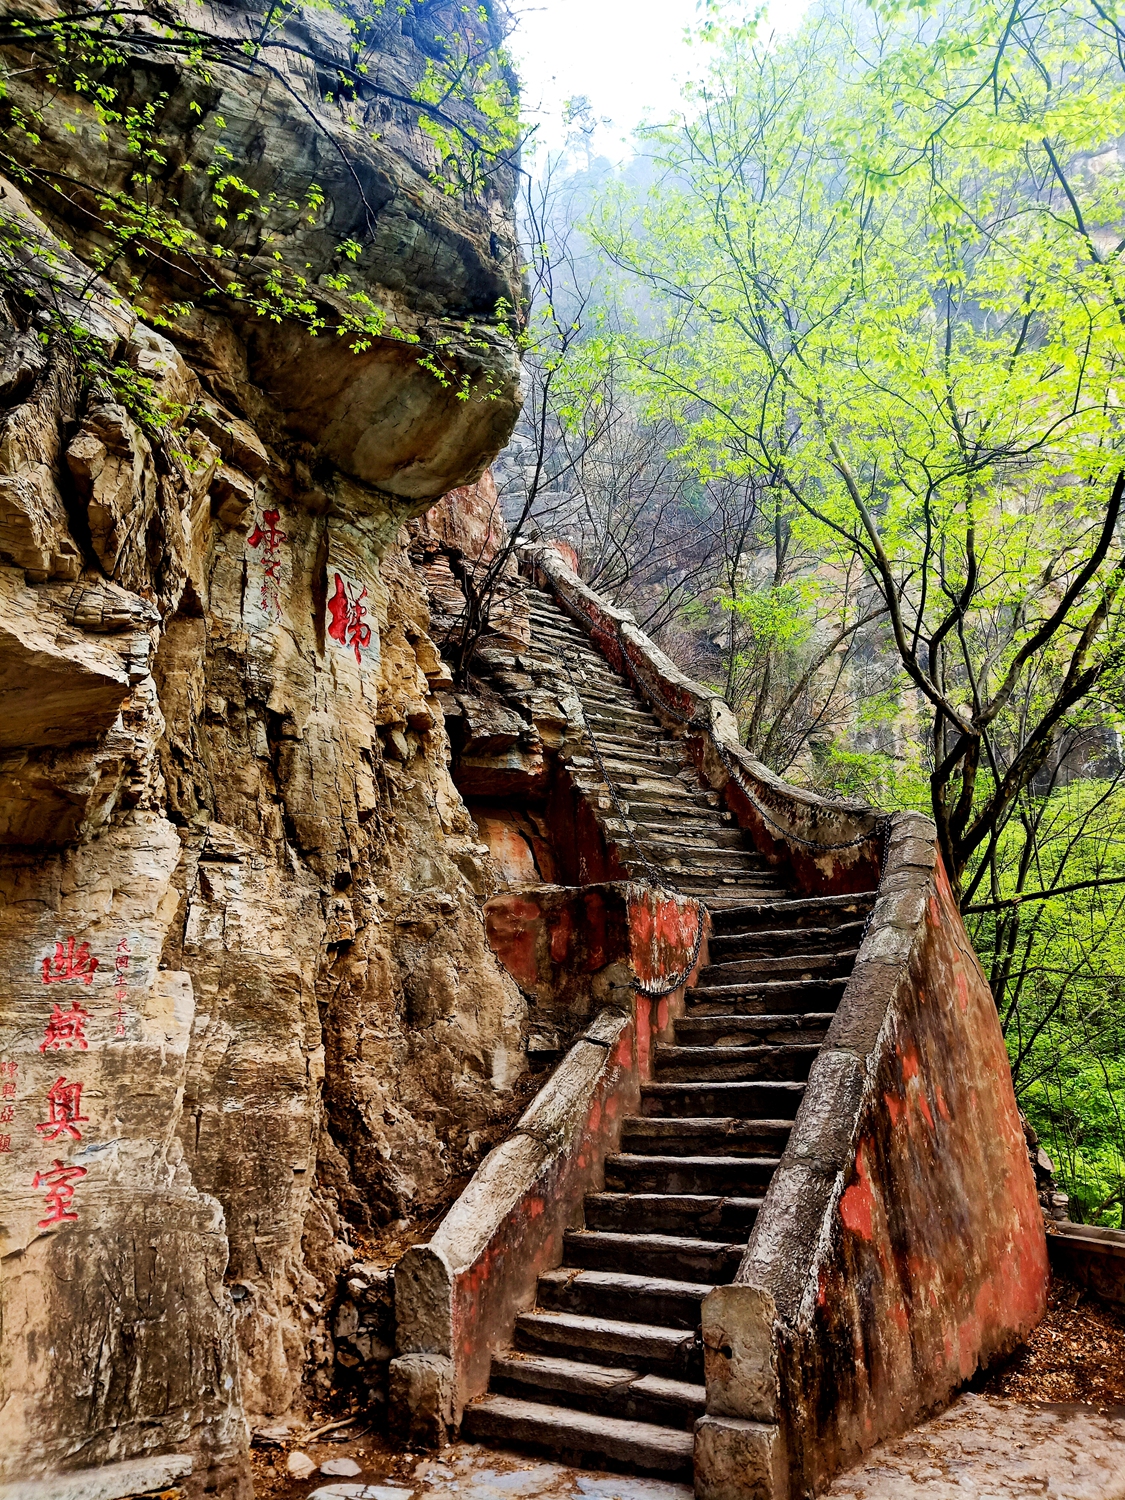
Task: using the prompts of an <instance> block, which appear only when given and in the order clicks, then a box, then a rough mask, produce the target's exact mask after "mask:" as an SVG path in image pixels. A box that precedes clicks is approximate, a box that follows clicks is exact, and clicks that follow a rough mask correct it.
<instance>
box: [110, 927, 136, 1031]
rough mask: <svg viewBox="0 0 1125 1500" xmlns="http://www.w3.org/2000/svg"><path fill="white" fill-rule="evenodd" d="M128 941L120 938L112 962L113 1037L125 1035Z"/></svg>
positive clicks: (129, 953) (130, 955)
mask: <svg viewBox="0 0 1125 1500" xmlns="http://www.w3.org/2000/svg"><path fill="white" fill-rule="evenodd" d="M132 956H133V955H132V950H131V949H130V947H129V939H128V938H122V939H121V941H120V942H119V943H118V945H117V956H116V958H115V959H114V961H113V980H114V986H115V988H114V991H113V998H114V999H115V1000H116V1001H117V1012H116V1014H115V1016H114V1033H113V1034H114V1036H124V1035H125V1001H126V999H127V998H128V994H129V960H130V958H131V957H132Z"/></svg>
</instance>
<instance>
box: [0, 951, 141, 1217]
mask: <svg viewBox="0 0 1125 1500" xmlns="http://www.w3.org/2000/svg"><path fill="white" fill-rule="evenodd" d="M127 948H128V945H126V951H127ZM120 951H121V950H120V948H119V949H118V952H119V953H120ZM126 963H127V960H126ZM97 970H98V960H97V959H96V958H94V956H93V955H92V954H91V952H90V945H89V944H88V943H80V942H79V941H78V939H77V938H75V937H74V936H73V935H72V936H71V937H68V938H65V939H59V941H57V942H56V943H55V951H54V953H53V954H48V955H47V957H46V958H44V959H42V961H41V962H40V965H39V974H40V977H41V979H42V981H43V983H44V984H83V985H86V986H87V987H88V986H89V985H91V984H93V982H94V975H95V974H96V973H97ZM115 977H116V978H117V980H118V983H120V982H121V973H120V971H115ZM123 1005H124V1001H123V1000H122V1001H121V1002H119V1008H120V1009H121V1010H122V1013H123ZM89 1020H90V1012H89V1011H88V1010H87V1009H86V1007H85V1006H84V1005H83V1004H82V1002H81V1001H80V1000H78V999H77V998H74V999H72V1000H71V1002H70V1005H69V1007H68V1006H66V1005H65V1004H62V1003H60V1002H59V1001H57V1000H56V1001H53V1002H52V1005H51V1014H50V1015H49V1016H48V1017H47V1022H46V1025H45V1026H44V1028H43V1039H42V1041H41V1042H40V1043H39V1051H40V1052H42V1053H48V1052H88V1051H89V1048H90V1041H89V1038H88V1037H87V1035H86V1027H87V1024H88V1023H89ZM82 1089H83V1082H82V1080H81V1079H78V1078H67V1076H66V1075H65V1074H64V1073H60V1074H59V1076H58V1077H57V1078H56V1079H55V1081H54V1083H53V1084H51V1086H50V1088H49V1089H48V1090H47V1092H46V1097H45V1099H44V1101H43V1113H44V1116H45V1118H43V1119H40V1120H37V1121H36V1123H35V1131H36V1134H37V1135H38V1136H39V1137H40V1138H41V1139H42V1140H43V1141H44V1142H46V1141H52V1142H56V1143H57V1142H59V1141H60V1140H61V1141H63V1142H67V1143H69V1142H71V1141H81V1139H82V1130H81V1127H82V1126H83V1125H85V1124H86V1123H88V1118H89V1117H88V1116H87V1115H85V1114H84V1113H83V1112H82ZM13 1093H14V1089H13ZM7 1149H8V1150H10V1149H11V1140H10V1139H9V1141H8V1146H7ZM57 1149H58V1146H57V1145H56V1150H57ZM87 1171H88V1169H87V1168H86V1167H81V1166H79V1165H78V1164H77V1163H76V1162H71V1163H67V1162H65V1161H63V1160H62V1158H61V1157H55V1158H54V1160H53V1161H52V1163H51V1165H50V1166H49V1167H48V1168H45V1169H44V1168H41V1169H40V1170H39V1171H38V1172H36V1173H35V1175H34V1177H33V1178H32V1180H31V1185H32V1187H33V1188H41V1189H43V1190H44V1202H45V1205H46V1210H47V1212H46V1217H44V1218H42V1219H40V1220H39V1228H40V1229H49V1228H51V1227H52V1226H53V1225H55V1224H62V1223H66V1222H68V1221H70V1220H73V1219H77V1217H78V1210H77V1209H76V1208H74V1207H73V1206H72V1205H73V1203H74V1192H75V1188H76V1186H77V1184H78V1183H79V1182H81V1180H82V1178H83V1177H85V1176H86V1175H87Z"/></svg>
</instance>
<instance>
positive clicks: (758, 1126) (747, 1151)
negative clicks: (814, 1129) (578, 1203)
mask: <svg viewBox="0 0 1125 1500" xmlns="http://www.w3.org/2000/svg"><path fill="white" fill-rule="evenodd" d="M792 1129H793V1121H792V1119H787V1120H786V1119H776V1120H771V1119H744V1118H740V1117H739V1116H737V1115H694V1116H693V1115H642V1116H639V1117H634V1118H632V1119H628V1120H625V1121H623V1128H622V1132H621V1149H622V1151H626V1152H628V1153H629V1154H630V1155H632V1156H780V1155H781V1153H782V1151H784V1150H785V1143H786V1141H787V1140H788V1139H789V1132H790V1131H791V1130H792Z"/></svg>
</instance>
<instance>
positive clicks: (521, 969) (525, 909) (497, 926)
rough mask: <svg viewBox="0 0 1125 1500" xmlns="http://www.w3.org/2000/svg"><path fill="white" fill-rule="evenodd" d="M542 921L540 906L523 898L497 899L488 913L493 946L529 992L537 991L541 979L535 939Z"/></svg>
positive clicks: (509, 970)
mask: <svg viewBox="0 0 1125 1500" xmlns="http://www.w3.org/2000/svg"><path fill="white" fill-rule="evenodd" d="M541 918H542V913H541V912H540V909H539V907H538V906H537V905H536V903H535V902H534V901H529V900H527V899H526V898H525V897H521V896H511V897H508V898H507V899H503V900H499V901H497V900H495V899H494V901H493V902H492V903H490V904H489V906H488V908H487V910H486V912H485V933H486V935H487V937H488V943H489V946H490V947H491V949H492V951H493V953H495V954H496V956H497V958H499V959H500V962H501V963H502V964H503V965H504V967H505V968H506V969H507V970H508V972H509V973H510V974H512V975H513V976H514V977H515V978H516V979H517V980H518V981H519V982H520V983H521V984H522V985H524V986H525V987H526V988H528V989H533V988H534V986H535V983H536V981H537V980H538V978H539V965H538V963H537V962H536V956H535V937H536V927H537V925H538V923H539V922H540V920H541Z"/></svg>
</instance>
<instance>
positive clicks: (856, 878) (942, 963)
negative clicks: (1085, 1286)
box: [522, 546, 1047, 1500]
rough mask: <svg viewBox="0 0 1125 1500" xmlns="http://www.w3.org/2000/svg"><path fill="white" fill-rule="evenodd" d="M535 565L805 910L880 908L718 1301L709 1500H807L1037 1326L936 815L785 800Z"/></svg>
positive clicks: (586, 596)
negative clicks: (677, 736)
mask: <svg viewBox="0 0 1125 1500" xmlns="http://www.w3.org/2000/svg"><path fill="white" fill-rule="evenodd" d="M522 565H523V567H524V570H525V571H526V572H528V573H530V574H531V575H532V576H533V577H534V578H535V580H536V581H537V582H538V583H540V584H541V585H543V586H545V587H548V588H550V589H551V590H552V592H553V593H554V594H555V597H556V598H557V599H558V600H559V602H560V604H561V605H562V606H563V608H564V609H566V610H567V612H568V613H569V614H570V615H571V616H572V618H574V619H575V620H576V621H577V622H578V623H579V624H581V625H583V626H584V627H585V628H586V629H587V630H588V632H589V634H590V636H591V638H592V640H593V641H594V642H595V644H596V645H597V646H598V647H599V649H600V650H601V651H602V652H603V654H604V655H605V656H606V657H607V659H608V660H609V661H610V662H611V664H612V665H614V666H615V667H616V669H617V670H619V671H622V672H624V673H626V674H627V675H628V676H629V677H630V678H631V679H632V681H633V683H634V684H635V685H636V687H637V688H638V690H639V691H640V692H641V693H642V694H643V695H644V697H645V698H646V699H647V701H648V702H649V704H650V705H651V707H652V708H653V710H654V711H655V712H656V713H657V714H658V715H659V716H660V717H662V718H663V719H664V720H665V722H667V723H668V724H669V726H670V727H672V728H673V729H675V728H678V729H679V731H680V733H681V734H682V735H683V736H684V740H685V744H686V745H687V747H688V748H689V749H690V751H691V754H692V756H693V759H694V761H695V764H696V766H697V768H698V769H699V771H700V772H701V774H702V775H703V776H704V777H705V778H706V780H707V782H708V783H709V784H710V785H711V787H712V788H713V789H715V790H717V791H720V792H722V794H723V796H724V799H725V801H726V804H727V807H728V808H729V810H730V811H731V812H733V813H734V815H735V817H736V819H737V821H738V823H739V825H740V826H741V827H742V828H744V829H745V830H746V831H747V832H748V833H749V834H750V835H751V837H752V839H753V841H754V843H755V845H756V847H757V848H758V849H759V850H760V852H762V853H763V854H764V855H766V856H767V857H768V858H769V859H770V860H771V861H772V862H773V863H774V864H775V865H776V866H777V867H778V868H779V871H780V872H781V873H782V874H783V875H784V876H785V877H786V878H787V880H788V882H789V883H790V884H791V886H792V887H793V888H794V891H795V893H796V894H807V895H818V894H844V893H852V892H856V891H863V890H877V892H878V899H877V901H876V903H875V907H874V911H873V913H872V917H871V920H870V922H869V924H868V927H867V929H866V931H865V933H864V936H863V939H862V943H861V945H860V948H859V952H858V955H857V960H856V963H855V966H854V969H853V971H852V974H851V977H850V979H849V981H848V984H847V987H846V990H845V993H844V996H843V999H842V1001H841V1003H840V1007H839V1009H838V1011H837V1013H836V1015H835V1017H834V1018H833V1021H832V1024H831V1027H830V1029H829V1032H828V1036H827V1039H826V1041H825V1043H824V1045H823V1047H822V1048H821V1051H820V1052H819V1054H818V1056H817V1058H816V1060H815V1062H814V1064H813V1068H812V1070H811V1073H810V1076H809V1081H808V1086H807V1088H806V1090H805V1094H804V1099H803V1102H802V1104H801V1107H800V1109H799V1111H798V1115H797V1119H796V1122H795V1124H794V1128H793V1131H792V1133H791V1136H790V1139H789V1143H788V1145H787V1147H786V1150H785V1153H784V1155H783V1157H782V1160H781V1164H780V1166H779V1168H778V1170H777V1171H776V1173H775V1174H774V1177H773V1180H772V1182H771V1184H770V1187H769V1189H768V1191H767V1194H766V1198H765V1201H764V1203H763V1206H762V1209H761V1211H760V1213H759V1216H758V1219H757V1223H756V1225H755V1228H754V1231H753V1234H752V1236H751V1239H750V1243H749V1246H748V1247H747V1251H746V1255H745V1257H744V1259H743V1262H742V1265H741V1267H740V1269H739V1271H738V1274H737V1276H736V1278H735V1281H734V1283H733V1284H732V1285H729V1286H724V1287H718V1288H716V1289H715V1290H714V1291H713V1292H711V1293H710V1294H709V1296H708V1297H707V1298H706V1300H705V1302H704V1304H703V1341H704V1357H705V1368H706V1381H707V1414H706V1415H705V1416H704V1417H702V1418H701V1419H700V1421H699V1423H698V1424H697V1428H696V1449H695V1470H696V1493H697V1495H699V1496H701V1497H706V1500H790V1497H794V1500H795V1497H797V1496H805V1495H808V1494H812V1493H815V1492H816V1491H818V1490H820V1489H822V1488H824V1487H825V1486H826V1485H827V1484H828V1483H829V1481H830V1480H831V1478H832V1475H833V1474H835V1473H836V1472H838V1471H839V1470H840V1469H842V1468H844V1467H846V1466H847V1465H848V1464H850V1463H852V1462H854V1461H855V1460H856V1459H858V1458H859V1457H860V1455H861V1454H862V1453H863V1452H864V1451H865V1450H866V1449H868V1448H870V1447H871V1446H872V1445H873V1444H874V1443H876V1442H878V1441H879V1440H880V1439H882V1438H885V1437H889V1436H892V1435H894V1434H895V1433H898V1432H901V1431H903V1430H905V1429H906V1428H907V1427H909V1426H910V1425H911V1424H912V1423H913V1422H914V1421H916V1420H917V1419H918V1418H919V1417H920V1416H922V1415H923V1414H924V1413H925V1412H927V1411H931V1410H934V1409H936V1408H937V1407H940V1406H941V1405H943V1404H944V1403H945V1402H947V1401H948V1400H949V1399H950V1397H951V1396H952V1395H953V1393H954V1392H955V1391H956V1390H957V1388H958V1387H959V1386H960V1385H962V1384H963V1383H964V1382H965V1381H966V1380H968V1379H969V1378H970V1377H971V1376H972V1374H973V1373H974V1371H975V1370H976V1369H977V1368H978V1367H979V1366H981V1365H984V1364H987V1363H988V1362H989V1361H990V1360H991V1359H993V1358H995V1357H997V1356H999V1355H1002V1354H1003V1353H1005V1352H1007V1351H1008V1350H1009V1349H1011V1348H1012V1347H1013V1346H1014V1345H1015V1344H1016V1343H1017V1342H1018V1341H1019V1339H1020V1338H1021V1337H1022V1336H1023V1335H1025V1334H1026V1333H1027V1332H1028V1331H1029V1330H1030V1329H1031V1328H1032V1327H1034V1325H1035V1324H1036V1323H1037V1322H1038V1321H1039V1319H1040V1318H1041V1316H1042V1314H1043V1311H1044V1307H1045V1296H1046V1281H1047V1254H1046V1244H1045V1239H1044V1231H1043V1222H1042V1216H1041V1214H1040V1211H1039V1206H1038V1202H1037V1199H1036V1194H1035V1184H1034V1179H1033V1176H1032V1171H1031V1167H1030V1164H1029V1161H1028V1157H1027V1151H1026V1147H1025V1143H1024V1138H1023V1132H1022V1129H1021V1126H1020V1120H1019V1115H1018V1111H1017V1109H1016V1103H1015V1098H1014V1095H1013V1091H1012V1084H1011V1076H1010V1072H1009V1067H1008V1059H1007V1054H1006V1051H1005V1047H1004V1041H1003V1037H1002V1035H1001V1032H1000V1026H999V1022H998V1019H997V1015H996V1008H995V1005H994V1003H993V1001H992V996H991V993H990V991H989V988H988V984H987V981H986V980H985V977H984V974H983V972H982V971H981V968H980V965H979V963H978V962H977V959H976V956H975V954H974V952H973V949H972V945H971V943H970V941H969V938H968V934H967V933H966V931H965V928H964V925H963V923H962V921H961V917H960V913H959V911H958V908H957V905H956V902H955V900H954V898H953V894H952V892H951V890H950V887H949V882H948V880H947V878H946V874H945V871H944V869H943V867H942V864H941V860H940V857H939V854H938V851H937V844H936V839H935V830H934V826H933V824H932V822H931V821H930V820H929V819H928V818H925V817H922V816H921V815H919V814H912V813H900V814H896V815H894V816H891V817H888V816H885V815H880V814H879V813H877V812H876V811H875V810H873V809H871V808H869V807H866V806H864V805H863V804H861V803H855V802H843V801H830V800H828V799H825V798H823V797H819V796H817V795H816V794H815V793H812V792H808V791H805V790H802V789H800V788H797V787H792V786H789V785H788V784H787V783H785V782H783V781H781V780H780V779H779V778H778V777H777V776H775V775H774V774H773V773H772V772H770V771H769V770H768V769H767V768H766V767H765V766H762V765H760V764H759V763H758V762H756V761H755V760H753V758H752V757H751V756H749V755H748V754H747V753H746V751H745V750H744V749H742V747H741V746H740V745H739V744H738V736H737V725H736V723H735V720H734V716H733V715H732V713H731V712H730V709H729V708H728V707H727V705H726V704H725V703H723V702H722V700H721V699H719V698H718V697H717V695H715V694H713V693H710V692H708V691H707V690H706V689H705V688H702V687H700V686H699V685H698V684H696V683H694V682H692V681H691V680H690V679H689V678H687V677H685V676H684V674H683V673H682V672H680V671H679V670H678V669H677V668H676V667H675V665H674V664H673V663H672V662H670V661H669V660H668V658H667V657H666V656H665V655H664V654H663V653H662V652H661V651H660V650H659V649H658V648H657V647H656V646H655V645H654V644H653V643H652V642H651V641H649V640H648V638H647V637H646V636H645V635H644V633H643V632H642V631H640V630H639V629H638V628H637V626H636V624H635V622H634V621H633V619H632V617H631V616H629V615H628V614H626V613H624V612H623V611H619V610H616V609H613V608H612V607H611V606H609V605H608V604H607V603H606V602H605V601H604V600H602V599H599V598H598V597H597V596H596V595H595V594H593V593H592V592H591V590H589V589H588V588H586V586H585V585H584V584H583V583H582V582H581V581H580V579H578V578H577V576H576V575H575V574H574V572H573V571H572V569H571V568H570V567H569V566H567V564H566V562H565V561H564V560H563V559H562V557H561V556H560V555H559V554H558V553H557V552H555V551H554V550H553V549H552V548H550V547H542V546H541V547H524V548H523V550H522Z"/></svg>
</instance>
